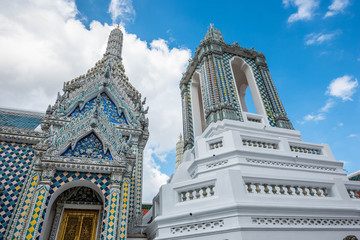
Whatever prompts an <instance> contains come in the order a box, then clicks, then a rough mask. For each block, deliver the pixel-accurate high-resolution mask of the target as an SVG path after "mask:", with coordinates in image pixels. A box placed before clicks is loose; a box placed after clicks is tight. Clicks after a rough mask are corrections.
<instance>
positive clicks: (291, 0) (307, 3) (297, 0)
mask: <svg viewBox="0 0 360 240" xmlns="http://www.w3.org/2000/svg"><path fill="white" fill-rule="evenodd" d="M283 4H284V6H285V7H289V6H290V5H293V6H295V7H297V8H298V11H297V12H296V13H293V14H291V15H290V17H289V18H288V22H289V23H291V22H296V21H300V20H311V19H312V18H313V16H314V12H315V10H316V9H317V8H318V6H319V1H318V0H283Z"/></svg>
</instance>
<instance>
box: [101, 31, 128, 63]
mask: <svg viewBox="0 0 360 240" xmlns="http://www.w3.org/2000/svg"><path fill="white" fill-rule="evenodd" d="M122 43H123V33H122V31H121V30H120V25H119V24H116V25H115V28H114V29H113V30H112V31H111V32H110V36H109V40H108V44H107V47H106V52H105V54H104V56H107V55H113V56H116V57H119V58H120V59H121V50H122Z"/></svg>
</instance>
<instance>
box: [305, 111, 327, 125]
mask: <svg viewBox="0 0 360 240" xmlns="http://www.w3.org/2000/svg"><path fill="white" fill-rule="evenodd" d="M324 119H325V115H324V114H323V113H318V114H308V115H306V116H304V118H303V121H302V122H301V124H304V123H306V122H309V121H313V122H318V121H320V120H324Z"/></svg>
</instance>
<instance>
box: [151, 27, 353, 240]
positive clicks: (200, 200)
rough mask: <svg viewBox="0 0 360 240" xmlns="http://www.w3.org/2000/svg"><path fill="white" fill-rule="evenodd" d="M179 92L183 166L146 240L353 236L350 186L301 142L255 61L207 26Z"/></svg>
mask: <svg viewBox="0 0 360 240" xmlns="http://www.w3.org/2000/svg"><path fill="white" fill-rule="evenodd" d="M180 88H181V96H182V105H183V120H184V122H183V123H184V148H185V152H184V157H183V159H182V163H181V164H180V165H179V166H178V168H177V170H176V172H175V173H174V175H173V177H172V178H171V179H170V181H169V183H168V184H166V185H163V186H162V187H161V189H160V192H159V194H158V195H157V196H156V197H155V198H154V202H153V211H152V214H153V216H152V219H153V220H152V222H151V223H150V225H149V226H148V228H147V229H146V232H147V234H148V237H149V239H158V240H160V239H207V240H208V239H216V240H219V239H228V240H241V239H244V240H253V239H284V240H285V239H292V240H303V239H324V240H325V239H326V240H329V239H334V240H335V239H336V240H339V239H343V238H345V237H347V236H349V235H355V236H357V237H360V216H359V215H360V208H359V207H360V200H359V193H358V192H359V191H360V184H359V182H350V181H349V180H348V179H347V177H346V174H345V173H344V171H343V163H342V162H338V161H336V160H335V159H334V156H333V154H332V152H331V150H330V148H329V146H328V145H327V144H313V143H306V142H303V141H301V135H300V132H299V131H296V130H294V129H293V127H292V124H291V123H290V121H289V120H288V118H287V115H286V112H285V110H284V108H283V106H282V103H281V101H280V98H279V96H278V94H277V92H276V89H275V86H274V83H273V81H272V79H271V77H270V73H269V69H268V67H267V64H266V61H265V56H264V55H263V54H262V53H258V52H256V51H255V50H254V49H250V50H248V49H245V48H242V47H240V46H239V44H238V43H234V44H231V45H230V44H227V43H225V42H224V40H223V37H222V34H221V32H220V31H219V30H217V29H215V28H213V27H211V28H210V29H209V30H208V32H207V33H206V36H205V39H204V40H202V41H201V44H200V46H199V47H198V48H197V50H196V52H195V55H194V58H193V59H192V61H191V63H190V64H189V66H188V68H187V70H186V73H185V74H184V76H183V78H182V80H181V83H180ZM247 89H249V90H248V93H250V94H251V95H252V99H253V104H254V106H255V109H256V113H251V112H248V104H249V103H247V102H246V101H245V99H246V98H245V94H246V93H247ZM146 219H147V218H146Z"/></svg>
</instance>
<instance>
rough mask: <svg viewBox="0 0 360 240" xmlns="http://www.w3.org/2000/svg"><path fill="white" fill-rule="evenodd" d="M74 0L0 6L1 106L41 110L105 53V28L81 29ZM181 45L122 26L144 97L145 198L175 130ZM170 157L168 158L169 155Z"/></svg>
mask: <svg viewBox="0 0 360 240" xmlns="http://www.w3.org/2000/svg"><path fill="white" fill-rule="evenodd" d="M77 12H78V11H77V9H76V5H75V4H74V1H67V0H57V1H44V2H43V3H42V4H40V3H38V2H35V1H25V0H23V1H9V2H8V3H7V4H5V6H4V7H2V8H0V21H1V23H2V24H1V26H0V32H1V34H0V52H1V54H0V84H1V88H0V105H1V106H0V107H9V108H22V109H28V110H36V111H42V112H44V111H45V110H46V108H47V105H48V104H54V102H55V99H56V93H57V92H58V91H61V89H62V85H63V82H64V81H69V80H71V79H73V78H75V77H77V76H79V75H82V74H84V73H86V71H87V70H88V69H89V68H91V67H93V66H94V64H95V62H96V61H97V60H99V59H101V58H102V55H103V53H104V52H105V48H106V43H107V38H108V35H109V33H110V31H111V27H109V26H108V25H106V24H101V23H99V22H97V21H93V22H92V23H91V24H90V29H89V30H87V29H86V28H85V26H84V25H83V24H82V23H81V21H80V20H78V19H76V14H77ZM190 55H191V53H190V51H189V50H188V49H178V48H172V49H170V48H169V46H168V44H167V42H166V41H165V40H163V39H157V40H154V41H152V42H151V43H149V44H148V43H147V42H145V41H142V40H140V39H139V38H138V37H137V36H136V35H134V34H129V33H126V31H124V46H123V62H124V66H125V69H126V74H127V75H128V77H129V79H130V82H131V83H132V84H133V85H134V86H135V88H137V89H138V90H139V91H140V92H141V94H142V96H143V97H145V96H146V97H147V100H148V101H147V105H148V106H150V110H149V114H148V117H149V130H150V138H149V142H148V144H147V148H146V150H145V153H144V200H146V201H150V200H151V198H152V196H153V194H155V192H156V191H157V190H158V188H159V187H160V185H161V184H163V183H165V182H166V179H167V178H168V176H167V175H165V174H164V173H162V172H161V169H160V166H159V165H157V163H156V162H155V161H154V159H153V158H152V156H153V154H155V155H156V156H158V157H159V159H160V160H161V159H162V160H163V159H165V157H164V156H166V153H168V152H170V151H171V150H173V149H174V148H175V144H176V141H177V136H178V135H179V133H180V132H181V131H182V120H181V101H180V90H179V86H178V83H179V81H180V79H181V76H182V75H181V73H182V72H183V71H184V70H185V67H186V64H187V60H188V59H189V58H190ZM174 161H175V159H174Z"/></svg>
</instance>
